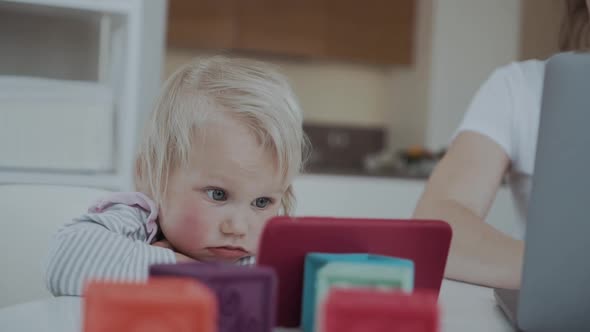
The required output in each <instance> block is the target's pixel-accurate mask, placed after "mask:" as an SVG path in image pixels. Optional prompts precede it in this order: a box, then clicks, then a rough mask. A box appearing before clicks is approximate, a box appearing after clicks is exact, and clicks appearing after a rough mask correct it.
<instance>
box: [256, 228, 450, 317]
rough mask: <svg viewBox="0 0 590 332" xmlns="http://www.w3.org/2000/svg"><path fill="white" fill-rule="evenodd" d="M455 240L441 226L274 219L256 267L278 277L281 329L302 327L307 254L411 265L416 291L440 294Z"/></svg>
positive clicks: (261, 248)
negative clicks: (394, 260)
mask: <svg viewBox="0 0 590 332" xmlns="http://www.w3.org/2000/svg"><path fill="white" fill-rule="evenodd" d="M451 234H452V231H451V227H450V226H449V225H448V224H447V223H446V222H443V221H438V220H407V219H406V220H393V219H357V218H326V217H302V218H291V217H284V216H281V217H276V218H273V219H272V220H270V221H269V222H268V224H267V225H266V227H265V229H264V231H263V233H262V237H261V239H260V248H259V254H258V265H263V266H270V267H272V268H274V269H275V270H276V273H277V277H278V280H279V292H278V303H277V305H278V308H277V325H278V326H281V327H297V326H299V324H300V320H301V297H302V288H303V264H304V261H305V255H306V254H307V253H309V252H323V253H369V254H379V255H387V256H394V257H400V258H406V259H411V260H412V261H413V262H414V268H415V280H414V288H415V289H428V290H433V291H435V292H436V294H438V292H439V290H440V286H441V283H442V279H443V274H444V270H445V265H446V262H447V255H448V252H449V246H450V243H451Z"/></svg>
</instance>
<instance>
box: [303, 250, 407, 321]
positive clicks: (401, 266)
mask: <svg viewBox="0 0 590 332" xmlns="http://www.w3.org/2000/svg"><path fill="white" fill-rule="evenodd" d="M303 279H304V281H303V282H304V284H303V300H302V310H301V327H302V329H303V331H304V332H315V325H316V316H317V309H318V308H320V304H321V301H322V300H323V298H324V297H325V296H326V295H327V293H328V291H329V290H330V288H331V287H346V288H357V287H358V288H375V289H383V290H398V289H400V290H403V291H407V292H411V291H412V290H413V288H414V263H413V262H412V261H411V260H407V259H402V258H396V257H389V256H381V255H371V254H325V253H310V254H308V255H307V256H306V258H305V268H304V276H303Z"/></svg>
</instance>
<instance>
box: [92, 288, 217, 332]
mask: <svg viewBox="0 0 590 332" xmlns="http://www.w3.org/2000/svg"><path fill="white" fill-rule="evenodd" d="M83 324H84V332H99V331H100V332H104V331H108V332H135V331H137V332H140V331H141V332H144V331H149V332H195V331H199V332H215V331H216V328H217V300H216V298H215V294H214V293H213V292H212V291H211V290H210V289H209V288H207V287H206V286H204V285H202V284H200V283H198V282H196V281H194V280H190V279H181V278H178V279H177V278H159V279H157V280H150V281H149V282H147V283H141V284H140V283H115V282H91V283H89V284H88V285H87V287H86V289H85V299H84V323H83Z"/></svg>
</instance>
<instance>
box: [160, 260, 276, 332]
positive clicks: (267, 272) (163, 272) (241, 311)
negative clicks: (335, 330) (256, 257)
mask: <svg viewBox="0 0 590 332" xmlns="http://www.w3.org/2000/svg"><path fill="white" fill-rule="evenodd" d="M170 276H175V277H189V278H194V279H196V280H198V281H200V282H201V283H203V284H205V285H207V286H208V287H209V288H211V289H212V290H213V291H214V292H215V294H216V295H217V299H218V303H219V332H258V331H260V332H271V331H272V329H273V328H274V325H275V308H276V288H277V278H276V275H275V272H274V270H273V269H271V268H267V267H252V266H238V265H231V264H209V263H181V264H160V265H153V266H151V267H150V277H154V278H157V277H170Z"/></svg>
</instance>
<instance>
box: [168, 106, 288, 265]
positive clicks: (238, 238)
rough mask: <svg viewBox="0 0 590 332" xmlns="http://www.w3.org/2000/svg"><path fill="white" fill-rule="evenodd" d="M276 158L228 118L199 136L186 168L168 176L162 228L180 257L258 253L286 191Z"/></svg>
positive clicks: (223, 257) (207, 258)
mask: <svg viewBox="0 0 590 332" xmlns="http://www.w3.org/2000/svg"><path fill="white" fill-rule="evenodd" d="M275 166H276V162H275V160H274V158H273V156H272V155H271V154H270V153H269V152H268V151H265V149H264V148H263V147H262V146H261V145H260V144H259V142H257V140H256V137H255V136H254V135H253V134H252V133H251V132H250V130H249V129H248V128H247V127H246V126H244V125H243V124H241V123H239V122H238V121H236V120H234V119H232V118H230V117H224V118H223V121H217V122H214V123H211V125H208V126H207V129H206V135H205V136H202V137H198V138H195V141H194V144H193V149H192V151H191V153H190V156H189V165H188V167H187V168H186V169H180V168H179V169H176V170H174V171H172V173H171V174H170V177H169V182H168V188H167V193H166V197H165V198H164V201H163V203H162V206H161V214H160V226H161V228H162V231H163V233H164V236H165V237H166V239H167V240H168V241H169V242H170V244H171V245H172V246H173V247H174V248H175V249H176V250H177V251H178V252H180V253H182V254H185V255H187V256H190V257H192V258H195V259H198V260H201V261H212V260H222V261H235V260H237V259H239V258H241V257H244V256H250V255H255V254H256V253H257V248H258V239H259V237H260V234H261V232H262V229H263V228H264V225H265V223H266V221H267V220H268V219H269V218H271V217H273V216H275V215H277V214H278V212H279V208H280V203H281V198H282V197H283V194H284V193H285V191H286V189H287V185H288V184H286V183H284V181H283V180H284V179H283V178H282V177H281V176H279V175H277V170H276V167H275Z"/></svg>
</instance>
